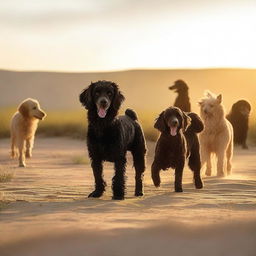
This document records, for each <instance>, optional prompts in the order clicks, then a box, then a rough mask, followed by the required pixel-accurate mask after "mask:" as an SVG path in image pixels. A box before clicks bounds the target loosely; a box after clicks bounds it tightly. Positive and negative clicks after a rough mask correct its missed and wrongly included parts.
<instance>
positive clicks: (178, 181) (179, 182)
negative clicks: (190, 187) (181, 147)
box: [174, 158, 185, 192]
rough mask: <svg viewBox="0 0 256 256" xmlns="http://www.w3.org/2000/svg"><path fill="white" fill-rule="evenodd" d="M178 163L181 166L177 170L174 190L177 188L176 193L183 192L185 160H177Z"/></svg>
mask: <svg viewBox="0 0 256 256" xmlns="http://www.w3.org/2000/svg"><path fill="white" fill-rule="evenodd" d="M177 162H178V163H179V164H178V166H177V167H176V168H175V182H174V188H175V192H183V189H182V176H183V169H184V164H185V158H183V159H180V160H177Z"/></svg>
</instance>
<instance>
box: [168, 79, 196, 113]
mask: <svg viewBox="0 0 256 256" xmlns="http://www.w3.org/2000/svg"><path fill="white" fill-rule="evenodd" d="M169 89H170V90H175V92H177V93H178V96H177V98H176V100H175V102H174V106H175V107H177V108H180V109H181V110H182V111H185V112H190V111H191V106H190V100H189V96H188V86H187V84H186V83H185V82H184V81H183V80H177V81H175V83H174V85H172V86H170V87H169Z"/></svg>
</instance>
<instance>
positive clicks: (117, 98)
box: [111, 83, 125, 110]
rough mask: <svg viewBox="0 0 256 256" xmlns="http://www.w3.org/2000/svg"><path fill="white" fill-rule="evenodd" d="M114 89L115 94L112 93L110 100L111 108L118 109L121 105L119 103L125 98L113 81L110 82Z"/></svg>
mask: <svg viewBox="0 0 256 256" xmlns="http://www.w3.org/2000/svg"><path fill="white" fill-rule="evenodd" d="M111 85H112V86H113V87H114V89H115V95H114V98H113V101H112V105H113V108H114V109H115V110H118V109H119V108H120V106H121V104H122V103H123V101H124V100H125V97H124V95H123V94H122V93H121V92H120V91H119V89H118V86H117V84H115V83H112V84H111Z"/></svg>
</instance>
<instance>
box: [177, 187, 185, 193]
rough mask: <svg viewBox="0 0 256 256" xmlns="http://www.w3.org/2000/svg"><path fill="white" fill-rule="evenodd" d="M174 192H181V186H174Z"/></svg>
mask: <svg viewBox="0 0 256 256" xmlns="http://www.w3.org/2000/svg"><path fill="white" fill-rule="evenodd" d="M175 192H183V189H182V187H176V188H175Z"/></svg>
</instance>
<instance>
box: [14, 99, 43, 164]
mask: <svg viewBox="0 0 256 256" xmlns="http://www.w3.org/2000/svg"><path fill="white" fill-rule="evenodd" d="M45 116H46V114H45V113H44V111H42V110H41V109H40V105H39V103H38V101H37V100H34V99H30V98H29V99H26V100H24V101H23V102H22V103H21V104H20V106H19V107H18V111H17V112H16V113H15V114H14V115H13V117H12V120H11V156H12V157H15V155H16V148H18V150H19V166H20V167H25V155H26V157H27V158H30V157H31V156H32V148H33V144H34V137H35V132H36V129H37V125H38V121H39V119H40V120H42V119H43V118H44V117H45Z"/></svg>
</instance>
